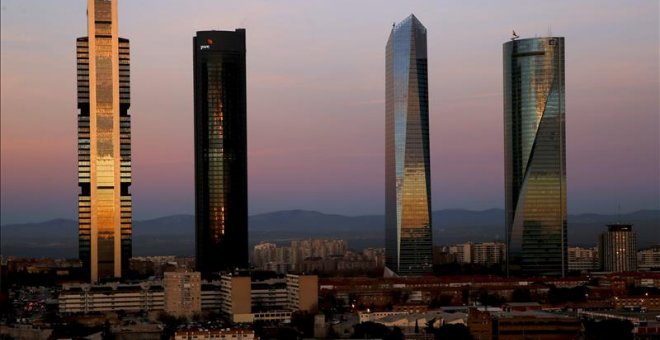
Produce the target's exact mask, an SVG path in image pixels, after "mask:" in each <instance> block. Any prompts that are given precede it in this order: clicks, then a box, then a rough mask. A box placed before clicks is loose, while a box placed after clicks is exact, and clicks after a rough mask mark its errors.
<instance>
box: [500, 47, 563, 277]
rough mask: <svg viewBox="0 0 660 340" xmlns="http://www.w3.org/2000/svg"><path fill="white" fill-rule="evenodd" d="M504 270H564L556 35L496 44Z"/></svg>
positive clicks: (529, 272)
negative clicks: (500, 61) (500, 68)
mask: <svg viewBox="0 0 660 340" xmlns="http://www.w3.org/2000/svg"><path fill="white" fill-rule="evenodd" d="M503 49H504V161H505V178H506V179H505V192H506V194H505V199H506V202H505V210H506V214H505V216H506V217H505V219H506V221H505V223H506V240H507V273H508V274H525V275H561V276H563V275H565V274H566V270H567V258H568V256H567V241H566V138H565V136H566V133H565V121H564V119H565V104H564V38H560V37H545V38H533V39H520V40H512V41H510V42H507V43H505V44H504V47H503Z"/></svg>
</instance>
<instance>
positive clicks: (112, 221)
mask: <svg viewBox="0 0 660 340" xmlns="http://www.w3.org/2000/svg"><path fill="white" fill-rule="evenodd" d="M87 30H88V36H87V37H82V38H78V39H77V41H76V54H77V76H78V109H79V110H80V112H79V114H78V185H79V187H80V194H79V195H78V223H79V231H78V240H79V241H78V252H79V257H80V260H81V261H82V264H83V269H84V271H85V272H86V274H87V275H89V278H90V281H92V282H97V281H100V280H103V279H110V278H119V277H121V276H122V272H125V271H126V270H127V269H128V259H129V258H130V257H131V246H132V244H131V242H132V238H131V236H132V197H131V194H130V192H129V187H130V185H131V117H130V116H129V115H128V108H129V106H130V104H131V98H130V72H129V67H130V58H129V46H128V40H127V39H123V38H119V37H118V34H117V1H116V0H110V1H109V0H88V2H87Z"/></svg>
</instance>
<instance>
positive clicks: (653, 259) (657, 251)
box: [637, 244, 660, 271]
mask: <svg viewBox="0 0 660 340" xmlns="http://www.w3.org/2000/svg"><path fill="white" fill-rule="evenodd" d="M637 269H638V270H640V271H660V244H658V245H655V246H652V247H649V248H646V249H642V250H640V251H638V252H637Z"/></svg>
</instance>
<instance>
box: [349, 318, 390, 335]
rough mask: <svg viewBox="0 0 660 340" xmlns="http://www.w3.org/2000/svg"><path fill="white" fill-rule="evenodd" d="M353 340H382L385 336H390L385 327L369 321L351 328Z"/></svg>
mask: <svg viewBox="0 0 660 340" xmlns="http://www.w3.org/2000/svg"><path fill="white" fill-rule="evenodd" d="M353 329H354V331H353V336H352V337H353V338H356V339H373V338H378V339H384V338H385V336H387V335H389V334H390V330H389V329H388V328H387V326H385V325H383V324H380V323H375V322H371V321H367V322H362V323H359V324H357V325H355V326H353Z"/></svg>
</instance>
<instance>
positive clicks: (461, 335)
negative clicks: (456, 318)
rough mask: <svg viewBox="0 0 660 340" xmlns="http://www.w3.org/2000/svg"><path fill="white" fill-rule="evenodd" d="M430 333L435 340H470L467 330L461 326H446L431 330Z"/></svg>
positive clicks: (470, 336)
mask: <svg viewBox="0 0 660 340" xmlns="http://www.w3.org/2000/svg"><path fill="white" fill-rule="evenodd" d="M431 331H432V333H433V336H434V337H435V339H436V340H445V339H446V340H472V335H471V334H470V331H469V330H468V328H467V327H465V325H461V324H456V325H451V324H447V325H444V326H442V327H440V328H433V329H432V330H431Z"/></svg>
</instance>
